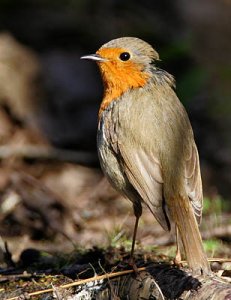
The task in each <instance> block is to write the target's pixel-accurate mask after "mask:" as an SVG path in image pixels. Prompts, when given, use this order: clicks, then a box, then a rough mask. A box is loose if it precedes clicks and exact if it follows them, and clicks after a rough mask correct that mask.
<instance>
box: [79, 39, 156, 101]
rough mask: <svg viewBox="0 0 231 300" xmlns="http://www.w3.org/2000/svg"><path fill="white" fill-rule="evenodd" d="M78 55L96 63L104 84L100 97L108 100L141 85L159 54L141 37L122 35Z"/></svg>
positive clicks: (148, 76) (146, 78) (147, 77)
mask: <svg viewBox="0 0 231 300" xmlns="http://www.w3.org/2000/svg"><path fill="white" fill-rule="evenodd" d="M81 58H82V59H90V60H94V61H96V62H97V64H98V65H99V68H100V71H101V74H102V78H103V82H104V86H105V95H104V99H105V98H106V100H105V101H106V102H108V103H109V102H110V101H112V100H114V99H116V98H118V97H120V96H121V95H122V94H123V93H125V92H126V91H127V90H129V89H132V88H137V87H143V86H144V85H145V84H146V83H147V81H148V80H149V78H150V77H151V76H152V71H151V70H152V68H153V67H152V63H153V61H155V60H158V59H159V55H158V53H157V52H156V51H155V50H154V49H153V48H152V46H151V45H149V44H148V43H146V42H144V41H143V40H141V39H138V38H135V37H122V38H118V39H114V40H112V41H110V42H108V43H106V44H104V45H103V46H102V47H101V48H100V49H99V50H98V51H97V52H96V53H95V54H90V55H86V56H82V57H81Z"/></svg>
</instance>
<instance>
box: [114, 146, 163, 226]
mask: <svg viewBox="0 0 231 300" xmlns="http://www.w3.org/2000/svg"><path fill="white" fill-rule="evenodd" d="M119 148H120V153H121V156H122V159H123V163H124V172H125V174H126V176H127V178H128V180H129V181H130V183H131V184H132V186H133V187H134V188H135V190H136V191H137V192H138V193H139V195H140V196H141V198H142V199H143V201H144V203H145V204H146V205H147V206H148V208H149V209H150V211H151V212H152V213H153V215H154V216H155V218H156V219H157V221H158V222H159V223H160V225H161V226H162V227H163V229H165V230H169V221H168V219H167V217H166V213H165V211H164V205H163V178H162V171H161V167H160V164H159V162H158V160H157V159H156V158H155V156H154V155H151V154H147V153H145V151H144V150H143V149H141V148H139V149H134V148H132V147H126V145H124V144H123V145H120V146H119Z"/></svg>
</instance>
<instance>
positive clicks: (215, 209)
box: [203, 195, 229, 215]
mask: <svg viewBox="0 0 231 300" xmlns="http://www.w3.org/2000/svg"><path fill="white" fill-rule="evenodd" d="M228 203H229V202H228V201H225V199H224V198H222V197H221V196H220V195H217V196H216V197H214V198H208V197H205V198H204V203H203V214H205V215H209V214H216V215H220V214H221V213H222V212H223V211H227V210H228V209H229V204H228Z"/></svg>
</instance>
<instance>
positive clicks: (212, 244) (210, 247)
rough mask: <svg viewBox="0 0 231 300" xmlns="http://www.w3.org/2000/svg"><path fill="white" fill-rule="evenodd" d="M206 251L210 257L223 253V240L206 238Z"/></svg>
mask: <svg viewBox="0 0 231 300" xmlns="http://www.w3.org/2000/svg"><path fill="white" fill-rule="evenodd" d="M203 245H204V249H205V252H206V253H207V255H208V256H209V257H215V256H216V255H218V254H219V253H221V251H222V248H223V244H222V241H219V240H213V239H211V240H206V241H204V242H203Z"/></svg>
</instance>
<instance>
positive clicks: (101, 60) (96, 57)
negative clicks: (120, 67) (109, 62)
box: [80, 54, 106, 62]
mask: <svg viewBox="0 0 231 300" xmlns="http://www.w3.org/2000/svg"><path fill="white" fill-rule="evenodd" d="M80 58H81V59H91V60H95V61H99V62H103V61H106V59H105V58H103V57H101V56H100V55H99V54H89V55H84V56H81V57H80Z"/></svg>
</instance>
